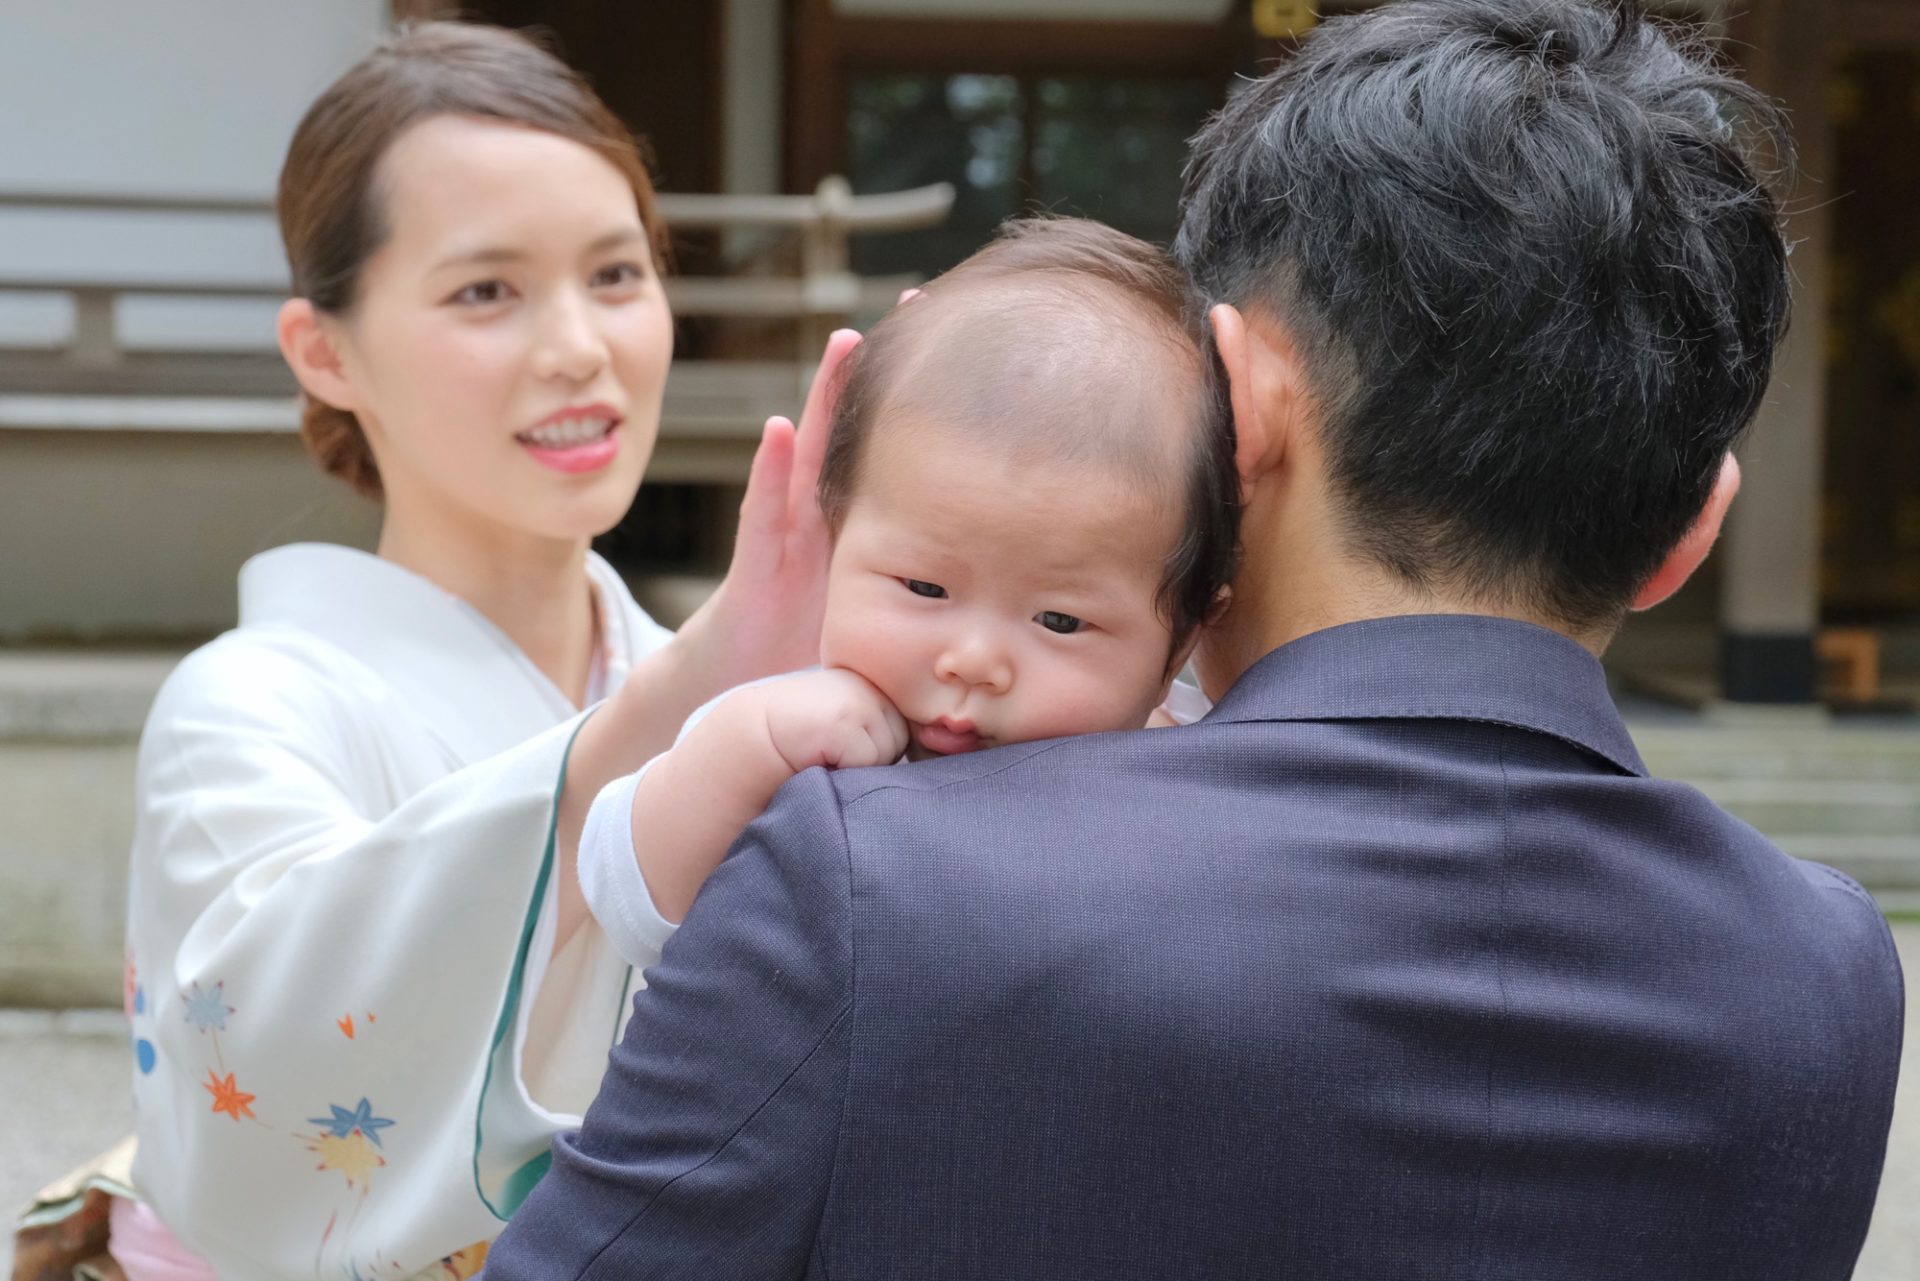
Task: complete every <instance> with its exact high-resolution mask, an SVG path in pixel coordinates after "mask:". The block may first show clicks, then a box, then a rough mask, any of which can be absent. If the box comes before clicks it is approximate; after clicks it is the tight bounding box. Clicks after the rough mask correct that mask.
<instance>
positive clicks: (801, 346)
mask: <svg viewBox="0 0 1920 1281" xmlns="http://www.w3.org/2000/svg"><path fill="white" fill-rule="evenodd" d="M953 197H954V192H953V188H952V187H951V186H949V185H947V184H945V183H941V184H937V185H935V186H930V187H922V188H918V189H915V190H912V191H900V192H892V193H888V194H883V195H870V196H856V195H854V194H853V193H852V191H851V190H850V188H849V187H848V186H847V183H846V182H845V180H844V179H840V178H828V179H827V180H826V181H824V182H822V183H821V184H820V186H819V187H818V189H816V190H815V191H814V192H813V194H812V195H806V196H732V195H689V194H676V193H663V194H662V195H661V196H660V199H659V205H660V212H661V215H662V217H663V218H664V219H665V220H666V222H667V224H668V226H669V227H671V228H673V229H674V230H675V231H683V230H692V231H720V232H726V233H736V232H744V231H758V232H760V233H762V234H763V235H770V236H773V237H777V238H787V239H790V240H791V241H794V242H797V252H795V251H794V249H793V248H791V247H790V248H788V250H787V251H786V252H785V253H784V255H783V257H784V259H785V260H787V261H790V262H792V263H795V264H797V272H796V273H795V274H785V275H764V274H744V275H726V276H672V277H669V279H668V281H667V296H668V299H669V302H670V304H671V305H672V307H673V310H674V312H675V314H676V315H680V316H697V317H703V318H710V319H714V320H720V321H729V320H732V321H754V322H760V323H762V324H764V322H767V321H784V322H789V324H790V328H791V335H790V339H788V340H786V341H781V342H779V345H777V346H775V347H774V348H773V349H772V350H771V352H766V351H763V353H762V355H763V357H771V358H758V359H746V360H724V361H722V360H682V361H679V362H676V364H675V366H674V370H673V375H672V377H671V378H670V379H669V382H668V389H667V403H666V407H665V410H664V413H663V419H662V423H661V448H660V451H659V455H658V457H657V459H656V463H655V467H654V471H653V474H654V475H656V476H657V477H660V478H663V479H711V480H733V479H738V478H739V477H740V476H742V475H744V466H745V462H746V460H747V458H748V457H749V456H750V452H749V451H750V446H751V442H752V441H753V440H754V439H755V438H756V436H757V434H758V431H759V426H760V424H761V423H762V422H763V421H764V420H765V419H766V417H767V416H768V415H770V414H773V413H788V414H791V413H794V412H796V411H797V409H798V407H799V404H800V402H801V400H802V399H803V398H804V395H805V388H806V383H807V380H808V379H809V378H810V377H811V373H812V368H813V364H814V362H815V361H816V360H817V359H818V355H819V352H820V349H821V345H822V343H823V341H824V339H825V336H826V334H827V333H828V332H829V331H830V330H832V329H833V328H834V327H836V326H838V325H841V324H845V323H847V321H848V320H849V319H850V318H852V317H854V316H855V315H858V314H862V313H865V314H874V313H878V312H880V311H884V310H885V309H886V308H887V307H889V306H891V305H892V304H893V302H894V301H895V299H896V298H898V296H899V294H900V291H901V290H902V289H904V288H907V287H909V286H911V285H913V284H915V283H917V278H916V277H909V276H889V277H862V276H859V275H856V274H855V273H854V272H853V271H852V270H851V268H850V257H849V245H850V242H851V239H852V237H854V236H857V235H862V234H866V233H870V232H881V231H900V230H908V229H912V228H917V227H928V226H933V225H936V224H938V223H939V222H941V221H942V220H944V219H945V217H946V216H947V213H948V211H949V210H950V209H951V208H952V205H953ZM15 210H59V211H72V212H109V213H125V214H136V215H141V214H157V215H168V216H178V215H183V214H185V215H210V216H232V215H250V216H254V215H257V216H260V217H263V218H264V217H270V216H271V214H272V206H271V204H270V203H268V202H266V201H261V200H249V199H234V198H227V197H190V196H117V195H95V194H82V193H70V192H0V213H4V212H7V211H15ZM286 293H287V281H286V278H285V277H284V276H280V275H262V276H258V277H247V276H244V275H243V276H237V277H223V278H220V279H211V278H206V277H199V276H167V275H164V274H155V275H152V276H142V277H140V278H138V279H133V278H127V277H124V276H122V277H105V276H102V277H93V276H86V275H81V274H78V273H73V272H60V271H49V272H33V271H23V270H15V271H8V272H0V297H4V296H6V295H9V294H11V295H27V294H37V295H45V294H58V295H65V296H67V297H68V298H70V299H71V300H72V307H73V324H72V328H71V331H70V336H69V338H68V340H67V341H66V342H65V343H64V344H62V345H59V346H56V347H54V348H51V349H47V348H34V349H25V348H13V349H9V348H7V347H5V346H3V345H0V431H3V430H6V429H9V428H11V429H15V430H73V429H80V430H87V429H92V430H119V431H161V432H183V431H185V432H194V431H209V432H250V431H252V432H286V431H292V430H293V429H294V427H295V426H296V425H297V421H298V415H297V413H296V411H295V406H294V404H293V401H292V399H291V392H292V390H293V383H292V380H291V377H290V375H288V374H287V372H286V370H285V368H284V367H283V366H282V365H281V364H280V362H279V359H278V355H277V353H276V352H275V351H274V349H273V347H272V338H271V335H262V340H261V342H260V344H259V346H258V347H257V348H255V349H253V350H240V351H234V350H231V349H223V350H220V351H209V350H190V349H187V350H165V351H154V350H130V349H129V347H128V345H127V344H126V343H125V342H124V341H123V339H122V335H121V333H120V326H119V318H118V313H119V304H120V301H121V300H122V299H125V298H135V297H139V298H150V297H152V298H197V299H231V300H236V301H244V300H260V299H275V298H281V297H284V296H285V295H286ZM789 343H790V345H789Z"/></svg>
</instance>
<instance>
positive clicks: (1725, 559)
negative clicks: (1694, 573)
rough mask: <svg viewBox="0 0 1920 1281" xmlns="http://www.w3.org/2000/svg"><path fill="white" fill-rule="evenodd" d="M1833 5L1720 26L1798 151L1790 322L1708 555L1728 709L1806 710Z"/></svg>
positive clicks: (1778, 1)
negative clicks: (1735, 492) (1718, 537)
mask: <svg viewBox="0 0 1920 1281" xmlns="http://www.w3.org/2000/svg"><path fill="white" fill-rule="evenodd" d="M1833 8H1834V6H1833V0H1754V3H1753V4H1752V6H1751V8H1750V9H1749V10H1748V11H1747V12H1745V13H1744V14H1741V15H1739V16H1737V17H1736V18H1735V19H1734V22H1733V26H1732V29H1731V32H1730V34H1731V36H1732V40H1733V50H1734V53H1735V55H1736V56H1737V57H1739V58H1740V59H1741V60H1742V61H1743V62H1744V63H1745V65H1746V68H1747V72H1748V76H1749V78H1750V79H1751V80H1752V81H1753V83H1754V84H1755V85H1757V86H1758V87H1759V88H1761V89H1763V90H1765V91H1766V92H1767V93H1769V94H1772V95H1773V96H1774V97H1775V98H1778V99H1780V100H1782V101H1783V102H1784V103H1785V104H1786V106H1787V108H1788V110H1789V111H1790V112H1791V113H1792V121H1793V131H1794V136H1795V138H1796V139H1797V140H1798V143H1799V147H1800V175H1799V181H1798V183H1797V184H1796V185H1795V189H1794V191H1793V192H1792V194H1791V197H1790V207H1791V209H1792V210H1793V213H1792V216H1791V217H1790V219H1789V220H1788V235H1789V236H1790V237H1791V238H1792V239H1793V240H1794V241H1795V246H1794V251H1793V258H1792V270H1793V277H1794V282H1793V283H1794V321H1793V328H1792V332H1791V333H1790V334H1789V335H1788V338H1787V341H1786V343H1785V345H1784V346H1783V347H1782V348H1781V350H1780V353H1779V357H1778V359H1777V361H1776V363H1775V368H1774V377H1773V386H1772V388H1771V389H1770V390H1769V392H1768V395H1767V402H1766V405H1765V407H1764V408H1763V409H1762V410H1761V413H1760V418H1759V421H1758V422H1757V423H1756V424H1755V426H1754V430H1753V434H1752V436H1751V438H1750V440H1749V442H1748V443H1747V445H1746V446H1745V447H1744V448H1743V449H1742V451H1741V462H1742V465H1743V467H1744V470H1745V474H1746V483H1745V485H1744V487H1743V488H1742V490H1741V493H1740V497H1739V499H1738V500H1737V501H1736V502H1735V503H1734V505H1733V510H1732V512H1731V513H1730V515H1729V517H1728V521H1727V529H1726V538H1725V540H1724V547H1723V549H1722V562H1721V569H1722V577H1721V638H1720V682H1721V693H1722V695H1723V696H1724V697H1725V698H1727V699H1728V700H1730V701H1732V702H1739V703H1811V702H1813V701H1815V699H1816V697H1817V695H1818V692H1819V689H1818V686H1819V670H1818V662H1817V659H1816V656H1815V643H1814V642H1815V635H1816V633H1817V632H1818V630H1819V623H1820V506H1821V473H1822V470H1823V467H1822V464H1823V461H1824V437H1825V424H1826V398H1827V372H1826V339H1827V276H1828V254H1829V246H1830V243H1831V229H1832V219H1831V217H1830V216H1829V214H1828V212H1827V211H1828V207H1829V204H1830V202H1831V201H1832V200H1833V199H1834V197H1835V195H1836V193H1835V191H1834V189H1833V185H1832V174H1833V150H1834V148H1833V129H1832V122H1831V119H1830V114H1829V105H1828V98H1829V89H1828V82H1829V79H1830V76H1831V69H1832V61H1833V60H1832V43H1831V40H1832V32H1833V29H1834V22H1833V19H1834V13H1833Z"/></svg>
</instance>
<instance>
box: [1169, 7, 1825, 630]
mask: <svg viewBox="0 0 1920 1281" xmlns="http://www.w3.org/2000/svg"><path fill="white" fill-rule="evenodd" d="M1749 140H1758V141H1766V142H1768V143H1770V144H1771V145H1772V146H1773V147H1774V148H1775V149H1776V150H1775V152H1774V154H1775V155H1776V156H1778V157H1780V158H1781V159H1784V158H1785V143H1784V135H1783V134H1782V132H1781V130H1780V126H1779V114H1778V112H1777V110H1776V108H1775V107H1774V106H1773V105H1772V104H1771V103H1770V102H1768V101H1767V100H1766V99H1765V98H1764V97H1763V96H1761V95H1760V94H1758V93H1757V92H1755V91H1754V90H1752V89H1750V88H1748V87H1747V86H1745V85H1744V84H1742V83H1741V82H1739V81H1738V80H1736V79H1734V78H1733V77H1732V76H1730V75H1728V74H1727V73H1725V72H1724V71H1722V70H1720V69H1718V68H1717V67H1716V66H1715V65H1714V63H1713V61H1712V58H1711V55H1710V53H1709V51H1707V50H1706V49H1705V48H1704V47H1702V46H1700V45H1697V44H1694V43H1691V42H1689V41H1687V40H1686V39H1684V38H1683V37H1680V36H1678V35H1676V34H1674V33H1673V32H1672V31H1670V30H1668V29H1665V28H1662V27H1657V26H1655V25H1654V24H1653V23H1651V22H1649V21H1648V20H1647V19H1646V18H1645V17H1644V16H1642V15H1641V14H1640V13H1639V11H1638V9H1637V7H1635V6H1633V5H1630V4H1626V3H1600V2H1597V0H1402V2H1401V3H1397V4H1393V5H1389V6H1386V7H1384V8H1381V9H1376V10H1373V11H1371V12H1369V13H1367V14H1364V15H1361V16H1358V17H1353V18H1346V19H1336V20H1333V21H1330V22H1328V23H1326V24H1325V25H1324V26H1322V27H1321V28H1320V29H1319V30H1318V31H1316V32H1315V33H1314V35H1313V36H1311V37H1310V38H1309V39H1308V40H1307V41H1306V42H1305V44H1304V47H1303V48H1302V49H1301V50H1300V53H1299V54H1298V56H1297V57H1295V58H1293V59H1292V60H1291V61H1289V62H1288V63H1286V64H1285V65H1283V66H1282V67H1281V68H1280V69H1279V70H1277V71H1275V72H1274V73H1273V74H1271V75H1269V76H1267V77H1266V78H1265V79H1263V80H1260V81H1258V82H1256V83H1254V84H1251V85H1249V86H1247V87H1246V88H1245V90H1244V91H1243V92H1241V93H1240V94H1239V95H1238V96H1237V97H1236V98H1235V99H1234V100H1233V101H1232V102H1231V103H1230V104H1229V105H1228V106H1227V108H1226V109H1225V110H1224V111H1223V112H1222V113H1221V114H1220V115H1219V116H1218V117H1217V118H1216V119H1215V120H1214V121H1213V122H1212V123H1211V124H1209V125H1208V126H1207V128H1206V129H1205V130H1204V131H1203V132H1202V133H1201V134H1200V136H1199V137H1198V138H1197V139H1196V141H1195V152H1194V158H1193V161H1192V163H1191V165H1190V167H1189V171H1188V175H1187V194H1186V207H1185V218H1184V222H1183V225H1182V227H1181V231H1180V236H1179V240H1178V242H1177V243H1176V245H1175V250H1176V253H1177V254H1178V256H1179V257H1180V258H1181V260H1182V261H1183V263H1184V264H1185V265H1186V266H1187V268H1188V270H1189V271H1190V272H1192V274H1193V276H1194V279H1195V281H1196V283H1197V285H1198V286H1199V288H1200V290H1201V292H1202V293H1203V294H1204V295H1205V296H1206V297H1207V298H1208V299H1209V300H1210V301H1212V302H1225V303H1231V304H1234V305H1235V306H1237V307H1240V308H1242V309H1243V310H1246V309H1251V310H1253V311H1255V312H1265V313H1268V314H1270V315H1271V316H1272V317H1274V318H1275V319H1277V320H1278V321H1279V322H1280V323H1281V324H1282V325H1283V326H1284V327H1285V328H1286V330H1287V332H1288V333H1289V334H1290V335H1291V336H1292V338H1293V339H1294V342H1295V344H1296V346H1297V348H1298V350H1299V352H1300V356H1301V359H1302V362H1303V364H1304V365H1305V367H1306V370H1307V374H1308V380H1309V384H1310V387H1311V390H1312V391H1313V392H1314V393H1315V395H1316V398H1317V400H1318V401H1319V403H1320V405H1321V408H1322V411H1323V417H1322V423H1321V430H1322V432H1323V434H1324V442H1325V452H1326V456H1327V458H1328V469H1329V477H1330V481H1331V483H1332V485H1333V486H1334V489H1335V492H1336V493H1337V495H1338V497H1339V500H1340V503H1341V507H1342V510H1343V512H1344V514H1345V516H1346V517H1347V521H1346V526H1347V529H1346V532H1347V534H1348V537H1349V540H1350V542H1351V545H1352V546H1353V547H1354V549H1355V550H1356V551H1358V552H1360V553H1362V554H1364V555H1367V556H1369V557H1371V558H1373V559H1374V560H1376V561H1378V562H1380V563H1381V564H1384V565H1386V566H1388V567H1389V568H1391V569H1392V570H1394V571H1395V572H1396V573H1398V574H1399V575H1400V576H1401V577H1403V578H1404V579H1406V580H1407V581H1408V582H1410V583H1412V584H1414V585H1416V586H1419V587H1423V588H1427V589H1432V590H1443V591H1446V592H1448V593H1451V594H1466V595H1468V596H1471V597H1473V598H1475V599H1478V600H1482V601H1486V602H1490V603H1493V604H1495V605H1500V606H1507V607H1515V608H1518V609H1522V610H1524V611H1526V612H1529V613H1534V614H1543V615H1545V616H1547V617H1548V618H1550V619H1553V620H1555V621H1557V622H1561V623H1564V624H1567V625H1570V626H1572V627H1576V628H1580V629H1589V628H1594V627H1610V626H1612V625H1614V624H1615V623H1617V622H1618V620H1619V619H1620V618H1621V617H1622V616H1623V615H1624V613H1625V611H1626V608H1627V605H1628V603H1629V602H1630V601H1631V600H1632V598H1633V596H1634V594H1635V592H1636V591H1637V590H1638V589H1639V588H1640V587H1641V586H1642V585H1643V584H1644V583H1645V582H1646V581H1647V580H1648V579H1649V578H1650V577H1651V576H1652V574H1653V572H1654V571H1655V569H1657V568H1658V567H1659V565H1660V563H1661V561H1662V560H1663V559H1664V558H1665V556H1666V555H1667V553H1668V552H1669V551H1670V550H1671V549H1672V548H1673V547H1674V545H1675V544H1676V543H1677V542H1678V541H1679V540H1680V538H1681V537H1682V535H1683V534H1684V533H1685V532H1686V530H1687V527H1688V526H1689V525H1690V524H1692V522H1693V520H1694V518H1695V517H1696V516H1697V515H1698V514H1699V513H1700V511H1701V509H1702V507H1703V505H1704V504H1705V502H1706V499H1707V496H1708V494H1709V492H1710V491H1711V489H1712V486H1713V483H1714V480H1715V478H1716V476H1717V475H1718V473H1719V470H1720V465H1721V461H1722V459H1723V457H1724V456H1725V455H1726V453H1727V451H1728V450H1730V449H1731V448H1732V447H1733V446H1734V444H1735V443H1736V442H1737V440H1738V439H1739V437H1740V435H1741V433H1742V432H1743V431H1744V430H1745V429H1746V427H1747V426H1748V424H1749V423H1750V422H1751V421H1752V419H1753V416H1754V414H1755V413H1756V411H1757V409H1758V407H1759V404H1760V399H1761V396H1762V395H1763V393H1764V392H1765V390H1766V386H1767V382H1768V377H1769V374H1770V371H1771V366H1772V359H1773V352H1774V349H1775V347H1776V346H1777V344H1778V342H1779V339H1780V337H1781V335H1782V333H1783V332H1784V329H1785V325H1786V317H1787V311H1788V299H1789V290H1788V280H1787V265H1786V256H1787V250H1786V246H1785V242H1784V240H1783V238H1782V235H1781V231H1780V209H1779V205H1778V203H1777V201H1776V199H1775V197H1774V196H1773V194H1772V193H1771V192H1770V191H1769V190H1768V189H1767V186H1766V183H1765V181H1764V179H1763V178H1762V177H1760V176H1759V173H1758V172H1757V167H1756V163H1755V160H1754V156H1753V153H1752V151H1751V150H1750V148H1749V147H1748V145H1747V142H1748V141H1749Z"/></svg>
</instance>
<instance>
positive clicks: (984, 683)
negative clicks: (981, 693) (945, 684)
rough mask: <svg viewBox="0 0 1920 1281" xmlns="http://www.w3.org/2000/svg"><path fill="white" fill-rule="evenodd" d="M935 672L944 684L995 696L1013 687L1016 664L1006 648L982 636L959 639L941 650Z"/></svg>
mask: <svg viewBox="0 0 1920 1281" xmlns="http://www.w3.org/2000/svg"><path fill="white" fill-rule="evenodd" d="M933 672H934V675H935V676H938V677H939V678H940V679H941V680H943V681H955V682H958V683H959V684H962V685H966V686H969V687H973V688H980V689H985V690H987V691H989V692H991V693H995V694H1004V693H1006V692H1007V690H1009V689H1010V688H1012V686H1013V664H1012V662H1011V661H1009V659H1008V656H1007V652H1006V649H1005V647H1004V646H1001V645H997V644H995V643H994V641H993V639H992V637H990V636H986V635H982V634H979V633H973V634H970V635H967V636H963V637H960V638H958V639H957V640H955V641H954V643H952V644H950V645H948V646H946V647H945V648H944V649H942V650H941V651H940V656H939V657H938V658H936V659H935V660H934V664H933Z"/></svg>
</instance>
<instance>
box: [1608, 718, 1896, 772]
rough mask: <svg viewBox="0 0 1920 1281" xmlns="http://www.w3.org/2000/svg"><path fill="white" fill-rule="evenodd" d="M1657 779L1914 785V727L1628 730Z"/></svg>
mask: <svg viewBox="0 0 1920 1281" xmlns="http://www.w3.org/2000/svg"><path fill="white" fill-rule="evenodd" d="M1634 741H1635V743H1636V744H1637V745H1638V746H1639V748H1640V755H1641V756H1642V758H1644V759H1645V761H1646V763H1647V768H1648V769H1650V770H1651V771H1652V772H1653V773H1654V774H1655V775H1656V776H1658V777H1660V778H1677V779H1685V780H1688V781H1690V782H1691V781H1697V780H1701V779H1782V780H1799V781H1808V780H1821V779H1834V780H1840V781H1856V780H1857V781H1867V780H1885V781H1904V782H1909V783H1914V784H1916V785H1920V730H1916V731H1914V732H1899V731H1865V730H1821V729H1809V730H1807V731H1806V732H1804V733H1801V734H1797V735H1791V736H1788V735H1780V734H1765V735H1759V734H1739V733H1727V732H1720V731H1713V730H1698V731H1689V730H1662V731H1658V732H1647V731H1643V730H1637V729H1636V731H1635V732H1634Z"/></svg>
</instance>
